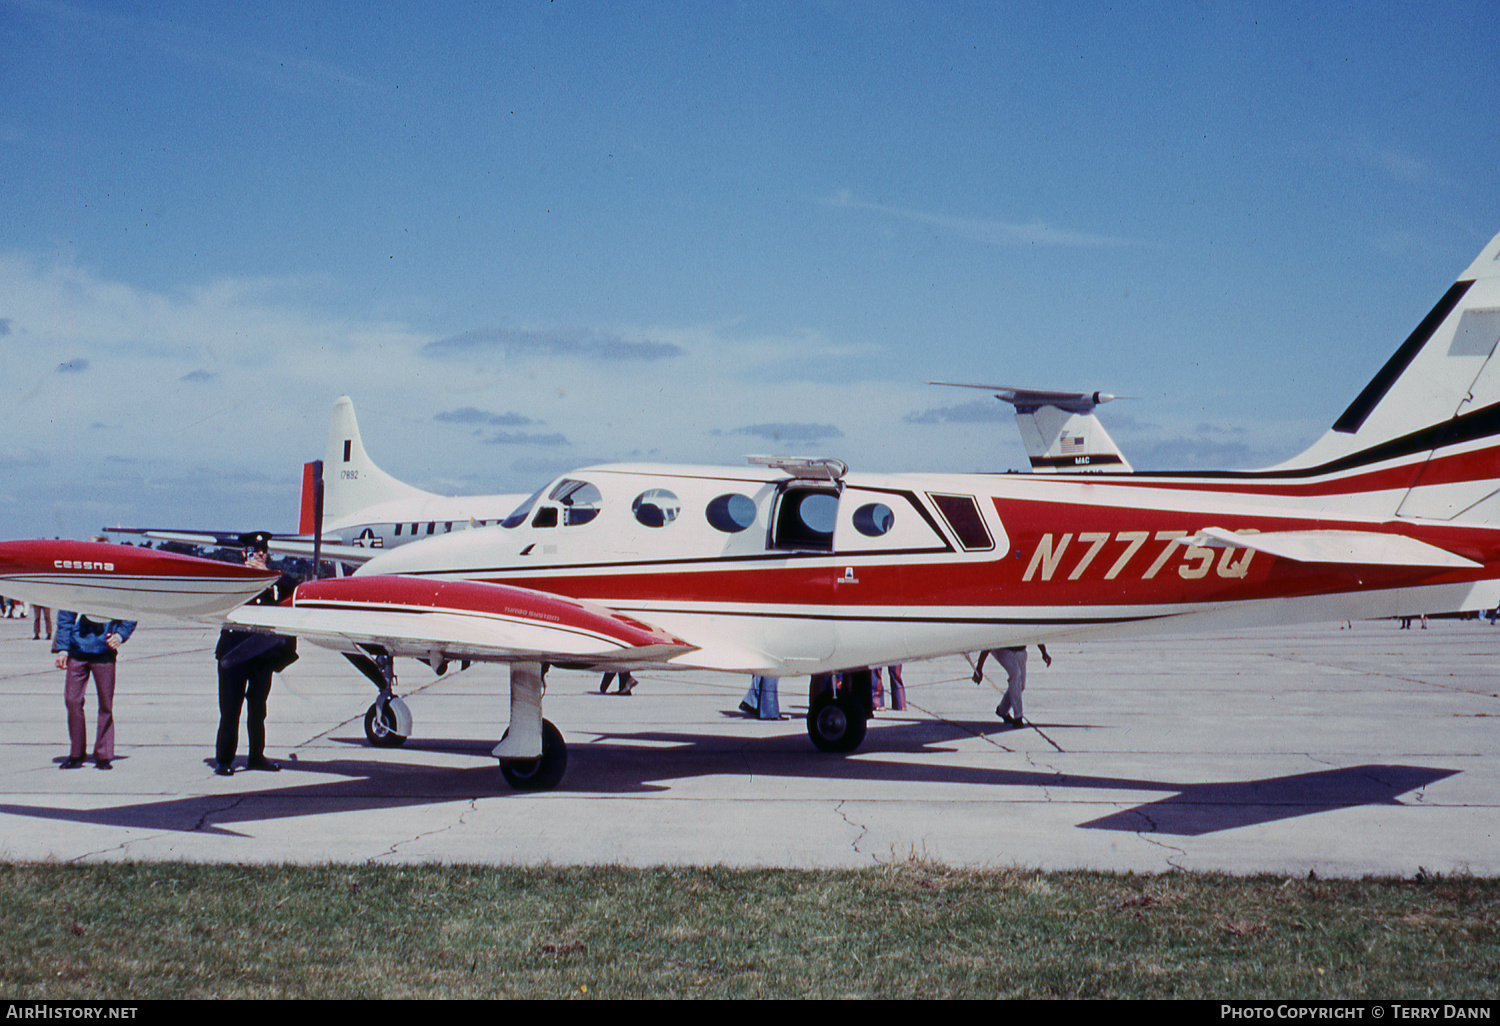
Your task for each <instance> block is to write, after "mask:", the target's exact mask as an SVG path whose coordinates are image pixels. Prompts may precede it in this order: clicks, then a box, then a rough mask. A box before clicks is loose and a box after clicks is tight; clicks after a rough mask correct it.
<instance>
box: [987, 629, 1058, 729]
mask: <svg viewBox="0 0 1500 1026" xmlns="http://www.w3.org/2000/svg"><path fill="white" fill-rule="evenodd" d="M1037 651H1039V652H1041V653H1042V661H1043V662H1045V663H1046V664H1047V665H1048V666H1051V665H1052V657H1051V656H1050V655H1048V654H1047V646H1046V645H1038V646H1037ZM989 655H994V657H995V659H996V661H998V662H999V663H1000V665H1001V666H1003V667H1005V677H1006V687H1005V697H1004V698H1002V699H1000V704H999V705H997V706H995V715H996V716H998V717H1000V718H1001V719H1002V720H1004V721H1005V723H1006V725H1007V726H1011V727H1019V726H1021V725H1022V724H1021V693H1022V692H1023V691H1025V690H1026V646H1025V645H1012V646H1011V647H1009V648H992V649H988V650H986V651H984V652H981V653H979V662H977V663H975V664H974V683H975V684H978V683H979V682H980V681H982V680H983V679H984V660H985V657H986V656H989ZM1012 711H1013V712H1014V713H1015V715H1014V716H1011V715H1010V713H1011V712H1012Z"/></svg>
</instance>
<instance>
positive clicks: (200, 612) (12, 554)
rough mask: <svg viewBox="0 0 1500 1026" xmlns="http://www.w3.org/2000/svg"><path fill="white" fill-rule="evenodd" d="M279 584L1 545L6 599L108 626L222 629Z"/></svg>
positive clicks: (26, 544)
mask: <svg viewBox="0 0 1500 1026" xmlns="http://www.w3.org/2000/svg"><path fill="white" fill-rule="evenodd" d="M280 577H281V575H280V574H279V573H277V572H276V571H274V570H257V569H255V568H254V567H249V566H243V565H240V564H235V563H222V562H220V561H218V560H215V559H200V558H198V557H197V556H181V555H178V554H176V553H172V552H159V551H157V550H155V549H148V548H138V547H136V546H133V545H111V544H109V543H107V542H79V541H59V540H55V539H54V540H50V541H49V540H37V541H12V542H0V594H4V595H7V596H9V597H11V598H18V599H23V600H24V601H26V602H33V603H35V604H37V605H39V606H49V607H51V608H54V609H71V610H74V611H75V612H79V613H86V614H89V615H91V616H94V617H96V618H101V619H102V618H111V619H121V620H194V621H199V622H203V621H210V622H216V621H217V620H218V619H219V618H221V617H222V616H223V615H224V614H225V613H227V612H228V611H229V610H231V609H233V608H234V607H236V606H238V605H240V604H241V603H244V602H248V601H250V600H251V599H252V598H254V597H255V596H256V595H259V594H260V593H261V592H263V591H265V590H266V589H267V588H268V587H270V586H271V585H272V584H275V583H276V581H277V580H279V579H280Z"/></svg>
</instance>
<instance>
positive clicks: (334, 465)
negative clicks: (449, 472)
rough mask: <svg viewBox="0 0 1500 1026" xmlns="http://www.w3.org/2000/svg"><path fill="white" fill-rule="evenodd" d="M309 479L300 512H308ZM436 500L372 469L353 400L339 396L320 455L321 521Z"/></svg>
mask: <svg viewBox="0 0 1500 1026" xmlns="http://www.w3.org/2000/svg"><path fill="white" fill-rule="evenodd" d="M309 487H311V486H310V484H309V475H306V474H304V476H303V503H302V508H303V509H304V510H307V509H309V508H310V506H309V499H310V496H309V494H308V491H307V489H308V488H309ZM437 498H440V496H437V495H435V494H434V493H432V492H426V491H423V490H422V489H420V488H416V487H414V486H412V485H409V484H407V483H406V482H404V481H400V480H398V479H396V478H394V477H392V476H391V475H390V474H387V473H386V472H385V471H383V470H381V469H380V468H379V467H378V466H376V465H375V461H374V460H372V459H370V457H369V454H368V453H366V452H365V446H364V443H363V442H361V441H360V437H359V423H358V421H356V420H355V418H354V400H352V399H350V398H349V397H348V396H347V395H341V396H339V397H338V399H337V400H336V401H335V402H334V404H333V419H332V421H331V422H330V423H329V425H328V448H327V450H326V451H325V452H324V454H323V520H324V523H325V524H326V523H329V522H337V521H339V520H341V519H343V518H345V517H348V516H350V515H351V514H354V513H356V512H358V511H360V510H362V509H366V508H368V507H371V506H375V505H378V504H380V503H386V502H393V501H400V500H424V499H437Z"/></svg>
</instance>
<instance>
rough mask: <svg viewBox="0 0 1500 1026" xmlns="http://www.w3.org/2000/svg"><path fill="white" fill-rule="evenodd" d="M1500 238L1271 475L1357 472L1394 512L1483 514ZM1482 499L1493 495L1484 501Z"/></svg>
mask: <svg viewBox="0 0 1500 1026" xmlns="http://www.w3.org/2000/svg"><path fill="white" fill-rule="evenodd" d="M1497 343H1500V235H1497V236H1495V238H1493V239H1491V240H1490V242H1489V245H1487V246H1485V248H1484V249H1483V250H1482V251H1481V252H1480V254H1479V256H1478V257H1477V258H1476V259H1475V260H1474V262H1473V263H1472V264H1470V265H1469V267H1468V269H1466V270H1465V271H1464V273H1463V274H1462V275H1460V276H1459V278H1458V280H1457V281H1456V282H1454V284H1453V286H1452V287H1451V288H1449V289H1448V291H1447V292H1446V293H1444V295H1443V297H1442V299H1440V300H1439V301H1438V303H1437V305H1436V306H1435V307H1433V309H1432V311H1431V312H1430V313H1429V314H1428V315H1427V316H1426V317H1425V318H1423V320H1422V322H1421V323H1420V324H1419V325H1417V328H1416V330H1415V331H1413V332H1412V333H1411V335H1410V336H1409V337H1408V338H1407V339H1406V341H1405V342H1404V343H1402V345H1401V347H1400V348H1399V349H1397V350H1396V352H1395V354H1394V355H1393V356H1392V357H1391V358H1390V359H1389V360H1387V361H1386V363H1385V365H1384V366H1383V367H1381V369H1380V371H1379V372H1378V373H1377V374H1376V375H1375V377H1373V378H1372V379H1371V380H1370V382H1369V384H1367V385H1366V386H1365V387H1364V389H1362V390H1361V391H1360V393H1359V395H1358V396H1357V397H1356V398H1355V400H1354V402H1353V403H1351V404H1350V405H1349V408H1348V409H1346V410H1345V411H1344V412H1343V414H1342V415H1341V416H1340V417H1339V418H1338V420H1337V421H1335V422H1334V425H1333V427H1332V428H1331V429H1330V430H1329V431H1328V432H1327V433H1326V434H1325V435H1324V436H1323V437H1322V438H1321V439H1319V440H1318V441H1317V442H1316V443H1314V444H1313V446H1312V447H1311V448H1309V449H1308V450H1307V451H1306V452H1304V453H1302V454H1301V455H1300V456H1298V457H1296V458H1295V459H1293V460H1290V461H1288V462H1287V463H1284V464H1281V465H1280V466H1278V467H1275V468H1272V469H1274V470H1276V471H1283V472H1285V471H1301V472H1303V473H1308V472H1320V471H1321V472H1328V473H1336V474H1340V475H1344V476H1353V475H1363V476H1365V477H1366V479H1367V480H1369V481H1371V482H1372V483H1375V482H1378V484H1379V487H1380V490H1381V491H1385V492H1388V493H1389V494H1390V495H1391V496H1392V498H1393V499H1394V500H1395V507H1394V509H1392V512H1394V513H1395V514H1396V515H1398V516H1403V517H1423V518H1437V519H1444V520H1448V519H1455V518H1457V519H1463V520H1473V519H1476V518H1478V519H1483V520H1484V521H1486V522H1490V521H1494V522H1497V523H1500V519H1495V518H1494V517H1492V516H1490V515H1489V514H1484V513H1482V512H1481V510H1482V507H1480V505H1479V504H1484V506H1486V507H1487V506H1490V505H1496V503H1495V502H1494V500H1490V497H1491V496H1493V495H1494V494H1495V493H1496V490H1497V489H1500V361H1496V360H1495V359H1494V354H1495V349H1496V345H1497ZM1486 500H1490V501H1489V502H1486Z"/></svg>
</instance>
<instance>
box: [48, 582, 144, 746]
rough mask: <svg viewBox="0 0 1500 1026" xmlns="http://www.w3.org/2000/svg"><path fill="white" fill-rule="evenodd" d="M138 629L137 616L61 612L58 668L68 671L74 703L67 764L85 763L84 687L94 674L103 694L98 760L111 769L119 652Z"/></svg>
mask: <svg viewBox="0 0 1500 1026" xmlns="http://www.w3.org/2000/svg"><path fill="white" fill-rule="evenodd" d="M134 630H135V621H134V620H107V621H99V620H91V619H89V618H88V617H87V616H81V615H79V614H77V613H74V612H72V611H71V610H67V609H59V610H58V611H57V631H56V633H55V634H54V635H53V638H52V651H54V652H56V653H57V668H58V669H59V670H66V671H67V676H66V677H65V678H64V679H63V704H65V705H66V706H67V707H68V741H69V744H70V747H69V749H68V757H67V759H65V760H63V764H62V768H63V769H77V768H78V767H79V766H82V765H83V759H84V753H85V752H86V751H87V749H88V736H87V733H86V731H85V728H84V721H83V692H84V688H85V686H86V685H87V683H88V679H89V677H90V676H92V677H93V678H94V690H95V692H96V693H97V694H98V696H99V730H98V733H97V735H96V736H95V738H94V764H95V765H96V766H98V767H99V768H100V769H102V770H107V769H109V767H110V763H111V762H113V761H114V757H115V653H116V652H118V651H119V649H120V646H121V645H123V644H125V642H126V640H127V639H129V637H130V635H131V633H132V632H133V631H134Z"/></svg>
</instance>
